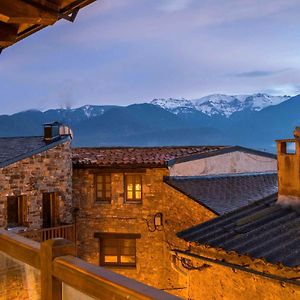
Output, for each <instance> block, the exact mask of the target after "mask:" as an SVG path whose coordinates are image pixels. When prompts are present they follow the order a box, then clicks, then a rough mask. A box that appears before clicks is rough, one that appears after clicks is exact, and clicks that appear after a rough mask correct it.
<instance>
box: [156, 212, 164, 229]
mask: <svg viewBox="0 0 300 300" xmlns="http://www.w3.org/2000/svg"><path fill="white" fill-rule="evenodd" d="M162 224H163V214H162V213H161V212H158V213H156V214H155V215H154V225H155V227H156V226H162Z"/></svg>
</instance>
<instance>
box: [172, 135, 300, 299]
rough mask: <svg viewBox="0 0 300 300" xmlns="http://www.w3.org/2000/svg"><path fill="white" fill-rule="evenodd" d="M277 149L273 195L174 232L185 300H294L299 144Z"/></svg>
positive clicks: (298, 259) (299, 287) (298, 257)
mask: <svg viewBox="0 0 300 300" xmlns="http://www.w3.org/2000/svg"><path fill="white" fill-rule="evenodd" d="M290 143H292V144H293V147H292V149H293V150H292V151H291V150H290V149H291V148H290V147H289V146H290V145H289V144H290ZM277 145H278V147H277V149H278V195H277V194H275V195H273V196H270V197H267V198H265V199H262V200H259V201H256V202H253V203H252V204H250V205H247V206H244V207H242V208H239V209H237V210H235V211H233V212H230V213H228V214H225V215H223V216H219V217H217V218H215V219H213V220H211V221H209V222H205V223H199V225H197V226H194V227H191V228H189V229H186V230H184V231H181V232H179V233H178V236H179V237H180V238H182V239H183V240H184V241H185V242H186V250H185V251H182V249H173V254H174V255H175V257H176V263H177V267H178V269H181V270H182V273H183V274H185V276H186V278H187V282H189V285H188V297H189V298H190V299H212V298H217V299H257V298H258V297H259V298H260V299H299V298H300V281H299V278H300V276H299V275H300V239H299V238H300V235H299V232H300V214H299V208H300V201H299V199H300V198H299V195H300V188H299V187H300V184H299V182H300V179H299V165H300V163H299V162H300V140H299V138H298V137H296V138H295V139H288V140H279V141H277ZM245 282H247V284H245ZM199 286H205V287H206V288H203V289H201V288H199Z"/></svg>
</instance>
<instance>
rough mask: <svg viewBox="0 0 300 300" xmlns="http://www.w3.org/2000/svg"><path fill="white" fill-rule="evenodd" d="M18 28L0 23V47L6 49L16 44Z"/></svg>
mask: <svg viewBox="0 0 300 300" xmlns="http://www.w3.org/2000/svg"><path fill="white" fill-rule="evenodd" d="M17 35H18V26H16V25H9V24H6V23H3V22H0V47H8V46H10V45H12V44H13V43H15V42H16V40H17Z"/></svg>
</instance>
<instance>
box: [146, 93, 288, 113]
mask: <svg viewBox="0 0 300 300" xmlns="http://www.w3.org/2000/svg"><path fill="white" fill-rule="evenodd" d="M289 98H290V97H289V96H270V95H267V94H261V93H258V94H253V95H224V94H213V95H209V96H205V97H202V98H200V99H194V100H187V99H184V98H182V99H173V98H169V99H154V100H152V101H151V102H150V103H151V104H153V105H157V106H160V107H161V108H163V109H166V110H168V111H169V112H172V113H174V114H178V113H189V112H193V111H195V110H196V111H200V112H202V113H204V114H206V115H209V116H225V117H227V118H228V117H230V116H231V115H232V114H233V113H235V112H239V111H244V110H250V111H260V110H262V109H263V108H265V107H267V106H270V105H277V104H279V103H281V102H283V101H286V100H288V99H289Z"/></svg>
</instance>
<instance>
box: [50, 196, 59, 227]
mask: <svg viewBox="0 0 300 300" xmlns="http://www.w3.org/2000/svg"><path fill="white" fill-rule="evenodd" d="M51 196H52V199H51V200H52V203H53V206H54V210H53V213H54V216H53V219H54V226H57V225H59V197H58V194H57V193H52V194H51Z"/></svg>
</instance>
